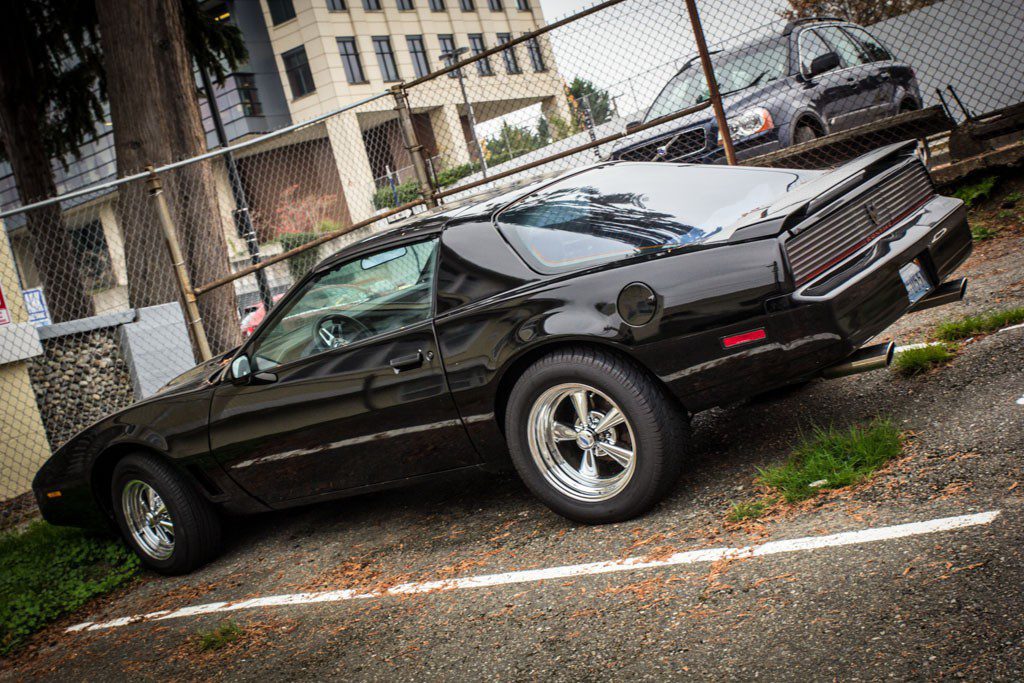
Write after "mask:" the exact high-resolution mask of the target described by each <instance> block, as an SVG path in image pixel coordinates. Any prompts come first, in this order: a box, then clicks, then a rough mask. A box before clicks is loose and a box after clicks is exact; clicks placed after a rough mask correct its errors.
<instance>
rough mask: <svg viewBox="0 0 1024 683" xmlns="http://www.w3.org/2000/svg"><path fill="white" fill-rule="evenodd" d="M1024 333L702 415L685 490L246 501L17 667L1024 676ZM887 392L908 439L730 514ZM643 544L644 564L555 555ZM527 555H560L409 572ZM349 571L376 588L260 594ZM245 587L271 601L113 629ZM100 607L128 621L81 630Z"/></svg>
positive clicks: (393, 674) (587, 554)
mask: <svg viewBox="0 0 1024 683" xmlns="http://www.w3.org/2000/svg"><path fill="white" fill-rule="evenodd" d="M1021 246H1022V239H1021V236H1020V235H1016V234H1014V235H1008V236H1005V237H1001V238H1000V239H999V240H996V241H994V242H992V243H990V244H986V245H983V247H982V248H979V249H978V251H977V252H976V254H975V256H974V257H972V259H971V261H969V262H968V264H967V265H966V267H965V272H966V273H967V274H968V275H969V276H970V277H972V284H971V289H970V290H969V291H970V294H969V297H970V298H969V300H968V302H967V303H966V304H962V305H957V306H954V307H946V308H945V309H939V310H933V311H926V312H923V313H919V314H914V315H911V316H908V317H907V318H905V319H904V320H903V321H901V322H900V324H899V325H897V326H896V328H895V329H893V330H891V331H890V333H887V334H888V335H889V336H893V335H897V336H898V338H899V339H900V341H901V342H911V341H919V340H921V339H923V338H924V337H925V336H926V333H927V331H928V329H929V328H930V325H932V324H933V323H934V322H935V321H936V320H940V319H943V318H945V317H949V316H951V315H959V314H961V313H963V312H966V311H969V310H982V309H986V308H991V307H993V306H1008V305H1020V302H1021V301H1024V265H1022V264H1021V263H1020V259H1019V251H1020V248H1021ZM1022 351H1024V329H1022V328H1018V329H1011V330H1007V331H1002V332H998V333H995V334H991V335H988V336H986V337H984V338H980V339H977V340H974V341H972V342H971V343H969V344H966V345H965V346H964V347H963V349H962V351H961V352H960V353H959V355H958V356H957V358H956V359H955V360H954V361H953V362H952V363H951V364H950V365H948V366H946V367H943V368H940V369H938V370H936V371H933V372H932V373H930V374H928V375H926V376H925V377H923V378H918V379H900V378H898V377H897V376H896V375H895V373H892V372H876V373H869V374H866V375H860V376H857V377H851V378H846V379H842V380H833V381H828V382H825V381H814V382H812V383H810V384H808V385H805V386H803V387H799V388H795V389H791V390H787V391H783V392H777V394H776V395H774V396H771V397H764V398H759V399H756V400H752V401H747V402H744V403H742V404H738V405H735V406H730V407H727V408H722V409H716V410H712V411H708V412H706V413H703V414H700V415H698V416H697V417H696V418H695V420H694V440H695V443H694V448H693V456H692V458H691V461H690V463H689V465H688V466H687V468H686V470H685V474H684V476H683V478H682V479H681V480H680V482H679V483H678V485H677V486H676V487H675V489H674V491H673V493H672V495H671V496H670V497H669V498H668V499H667V500H666V501H665V502H664V503H662V504H661V505H659V506H658V507H657V508H656V509H655V510H654V511H653V512H652V513H650V514H648V515H646V516H644V517H642V518H640V519H636V520H633V521H630V522H626V523H622V524H614V525H608V526H601V527H584V526H578V525H575V524H572V523H570V522H567V521H565V520H563V519H561V518H559V517H557V516H555V515H553V514H552V513H550V512H548V511H547V510H546V509H545V508H543V507H542V506H541V505H540V504H539V503H537V502H536V501H535V500H534V499H533V498H531V496H530V495H529V494H528V492H527V491H526V490H525V488H524V487H523V486H522V484H520V483H519V481H518V480H517V479H516V478H515V477H514V476H511V475H504V476H484V475H479V476H472V477H463V478H460V479H458V480H454V481H449V482H446V483H443V484H435V485H431V486H429V487H428V486H424V487H420V488H413V489H407V490H400V491H393V492H389V493H384V494H378V495H373V496H367V497H362V498H354V499H348V500H344V501H339V502H334V503H329V504H323V505H318V506H313V507H308V508H303V509H298V510H291V511H287V512H281V513H274V514H267V515H263V516H259V517H252V518H246V519H238V520H233V521H232V522H231V524H230V525H229V527H228V531H227V546H228V548H227V552H226V554H225V555H224V556H223V557H222V558H220V559H219V560H217V561H215V562H214V563H213V564H211V565H209V566H208V567H206V568H204V569H203V570H201V571H198V572H196V573H194V574H192V575H189V576H185V577H179V578H164V577H157V576H155V575H146V576H144V577H143V579H142V580H140V581H138V582H136V583H135V584H133V585H132V586H130V587H129V588H127V589H125V590H123V591H122V592H120V593H118V594H116V595H115V596H113V598H107V599H104V600H103V601H101V602H97V603H95V604H94V605H93V606H92V607H91V608H89V609H86V610H84V611H83V612H80V613H79V614H76V615H72V616H71V617H69V618H67V619H65V620H64V621H63V622H61V623H60V624H57V625H56V626H55V627H53V628H51V629H49V630H48V631H46V632H44V633H43V634H40V636H39V637H37V638H36V639H35V640H34V641H33V643H32V646H31V647H30V648H29V649H28V650H27V651H26V652H25V653H24V654H23V656H21V657H20V658H18V659H17V660H15V661H14V662H10V663H9V664H8V665H7V668H6V669H5V670H3V671H2V672H0V679H3V680H21V679H23V678H25V677H27V676H33V677H37V678H41V679H50V680H57V679H61V680H68V679H72V680H77V679H103V680H111V679H127V678H133V679H134V678H143V679H155V678H161V679H168V678H213V679H224V680H253V679H264V680H279V679H307V678H325V677H344V678H345V679H348V680H381V679H410V680H479V679H497V680H525V679H538V678H544V679H550V680H609V679H613V678H614V679H621V678H629V679H635V680H664V679H666V678H670V677H675V678H681V679H687V678H712V679H716V680H721V679H749V678H753V677H754V676H755V675H758V676H760V677H764V678H767V679H778V680H806V679H808V678H812V679H833V678H835V679H842V680H878V679H880V678H886V677H894V678H897V679H950V678H965V679H968V680H971V679H974V680H977V679H985V680H1021V679H1022V678H1024V617H1022V614H1024V593H1022V591H1021V586H1022V585H1024V557H1022V547H1024V497H1022V492H1024V465H1022V453H1024V428H1022V427H1024V406H1022V405H1021V404H1020V402H1019V400H1018V399H1020V398H1022V397H1024V363H1022V362H1021V359H1022V357H1024V354H1022ZM879 415H881V416H887V417H890V418H891V419H893V420H894V421H895V423H896V424H897V425H898V426H899V427H900V429H901V430H903V431H904V434H905V436H906V439H907V447H906V449H905V454H904V455H903V456H902V457H901V458H899V459H898V460H896V461H894V462H892V463H891V464H890V465H888V466H887V467H886V468H885V469H884V470H883V471H882V472H880V473H879V474H878V475H877V476H875V477H874V478H872V479H871V480H870V481H869V482H866V483H864V484H861V485H859V486H856V487H854V488H852V489H849V490H845V491H838V492H832V493H829V494H823V495H821V496H819V498H817V499H815V500H812V501H808V502H806V503H803V504H799V505H794V506H789V507H786V508H784V509H781V510H779V511H777V512H774V513H773V514H771V515H769V516H768V517H767V518H765V519H763V520H760V521H752V522H747V523H744V524H729V523H727V522H726V521H725V515H726V513H727V511H728V509H729V506H730V504H732V503H734V502H738V501H742V500H746V499H749V498H750V496H751V495H753V493H754V489H755V484H754V478H755V476H756V474H757V468H758V467H763V466H766V465H769V464H773V463H777V462H780V461H782V460H783V459H784V458H785V457H786V455H788V453H789V451H790V449H791V448H792V446H793V444H794V443H795V442H796V440H798V439H799V437H800V435H801V434H802V433H805V432H806V431H807V430H808V428H809V427H811V426H812V425H814V424H835V425H837V426H843V425H847V424H852V423H855V422H859V421H863V420H867V419H870V418H872V417H875V416H879ZM970 515H973V516H974V517H971V519H972V520H973V521H974V522H977V523H973V522H972V523H971V524H969V525H961V526H959V527H956V526H955V525H954V526H951V527H950V528H944V527H943V528H938V529H932V530H930V531H928V532H922V533H914V534H907V535H903V536H898V537H894V536H893V535H892V534H885V533H882V534H880V537H879V538H872V539H870V540H866V541H864V542H856V543H849V544H841V545H840V544H831V545H829V544H824V545H823V547H816V548H811V549H801V548H799V547H796V548H792V549H787V550H786V551H784V552H782V551H780V552H774V553H771V554H760V555H758V554H756V553H751V552H747V553H745V554H740V555H739V556H735V553H734V554H731V555H730V554H729V553H725V554H722V553H718V554H715V553H709V554H708V555H707V557H706V558H705V559H701V558H700V557H697V556H692V555H691V556H688V557H691V558H692V559H693V561H686V562H667V561H666V560H668V559H670V558H673V557H679V554H680V553H689V552H691V551H699V550H702V549H721V548H743V547H763V545H764V544H772V543H779V542H787V541H792V540H794V539H808V538H810V539H814V538H819V537H822V536H825V535H831V534H844V533H847V532H866V533H869V534H870V533H873V532H871V530H878V529H882V528H888V527H894V526H897V525H907V524H922V523H928V522H932V521H934V520H945V519H947V518H959V517H963V516H970ZM940 526H941V525H940ZM914 528H918V527H914ZM874 533H876V535H878V534H877V532H874ZM844 538H848V537H844ZM797 545H799V544H797ZM771 547H775V548H778V547H779V546H771ZM787 547H788V546H787ZM627 558H635V559H634V560H631V561H633V562H636V563H639V564H641V565H642V566H630V567H618V565H617V568H616V569H615V571H606V572H583V573H578V574H572V573H570V574H567V573H566V572H564V571H551V570H557V569H559V568H565V567H567V566H571V565H579V564H588V563H595V562H610V563H615V562H617V561H621V560H624V559H627ZM644 563H646V564H644ZM648 565H649V566H648ZM524 570H537V572H543V570H548V573H547V574H544V573H540V574H533V575H531V576H532V577H539V578H531V580H524V581H514V582H512V581H509V582H504V583H502V582H492V583H493V584H494V585H482V586H471V585H468V584H467V585H462V584H461V583H456V584H431V585H430V586H428V587H426V588H425V589H424V590H422V591H404V592H400V594H394V593H395V591H393V590H391V589H393V588H394V587H395V586H398V585H402V584H409V583H410V582H438V581H445V580H451V579H465V578H467V577H480V576H490V575H495V574H502V573H507V572H522V571H524ZM464 583H465V582H464ZM416 585H420V584H416ZM325 591H332V592H335V593H332V595H335V596H338V595H339V593H336V592H337V591H350V592H349V593H344V595H350V596H361V597H358V599H347V598H346V599H334V600H331V601H312V600H306V601H304V602H303V601H298V600H293V601H291V602H292V603H299V604H277V603H286V602H289V601H288V600H278V601H277V602H276V603H275V601H274V600H262V599H264V598H268V597H269V596H281V595H293V594H308V593H320V592H325ZM389 591H390V592H389ZM241 600H253V601H254V602H252V603H249V605H250V606H248V607H247V608H245V609H236V610H231V611H213V612H209V613H196V614H188V613H186V614H178V615H175V616H174V618H168V619H147V620H142V621H138V622H134V623H124V624H123V625H119V626H116V625H115V626H114V627H109V626H111V624H109V622H111V621H112V620H118V619H124V618H126V617H131V616H133V615H140V614H150V613H153V612H157V611H163V610H168V611H172V610H179V609H180V608H187V607H190V606H195V605H204V604H210V603H219V602H225V603H228V604H233V603H235V602H237V601H241ZM201 611H202V610H200V612H201ZM225 620H231V621H232V622H234V623H236V624H238V625H239V626H240V627H241V628H242V635H241V636H240V637H239V638H238V640H236V641H234V642H232V643H230V644H228V645H227V646H226V647H224V648H222V649H220V650H216V651H213V652H206V653H201V652H199V650H198V648H197V646H196V639H197V634H199V633H200V632H202V631H206V630H209V629H211V628H213V627H216V626H217V625H218V624H220V623H222V622H223V621H225ZM125 621H128V620H125ZM79 623H92V624H101V625H105V626H107V627H104V628H96V629H93V630H90V629H89V627H88V626H85V627H83V628H82V629H81V630H76V631H73V632H67V631H66V629H67V628H68V627H70V626H74V625H76V624H79Z"/></svg>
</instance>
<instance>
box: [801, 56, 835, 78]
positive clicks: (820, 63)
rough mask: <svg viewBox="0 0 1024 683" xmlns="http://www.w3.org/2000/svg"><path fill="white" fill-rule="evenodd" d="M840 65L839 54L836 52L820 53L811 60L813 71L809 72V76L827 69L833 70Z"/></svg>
mask: <svg viewBox="0 0 1024 683" xmlns="http://www.w3.org/2000/svg"><path fill="white" fill-rule="evenodd" d="M838 66H839V55H837V54H836V53H835V52H826V53H825V54H823V55H818V56H817V57H815V58H814V59H812V60H811V73H809V74H807V75H808V76H809V77H814V76H817V75H818V74H823V73H825V72H826V71H831V70H832V69H835V68H836V67H838Z"/></svg>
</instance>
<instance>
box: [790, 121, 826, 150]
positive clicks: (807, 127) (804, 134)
mask: <svg viewBox="0 0 1024 683" xmlns="http://www.w3.org/2000/svg"><path fill="white" fill-rule="evenodd" d="M819 137H820V136H819V135H818V131H817V130H816V129H815V128H814V126H812V125H811V124H809V123H799V124H797V127H796V130H794V131H793V144H794V145H800V144H803V143H805V142H810V141H811V140H816V139H818V138H819Z"/></svg>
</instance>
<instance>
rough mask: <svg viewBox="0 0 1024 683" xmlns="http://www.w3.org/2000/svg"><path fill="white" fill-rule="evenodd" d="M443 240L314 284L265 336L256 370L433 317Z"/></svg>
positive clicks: (396, 251)
mask: <svg viewBox="0 0 1024 683" xmlns="http://www.w3.org/2000/svg"><path fill="white" fill-rule="evenodd" d="M436 253H437V239H436V238H435V239H431V240H427V241H424V242H417V243H415V244H407V245H403V246H400V247H391V248H389V249H385V250H383V251H378V252H373V253H370V254H364V255H362V256H359V257H358V258H355V259H352V260H350V261H345V262H343V263H341V264H340V265H337V266H335V267H333V268H331V269H330V270H326V271H324V272H322V273H319V274H317V275H316V276H314V277H312V278H311V279H310V280H308V281H307V282H306V283H305V284H304V285H303V286H302V288H301V290H300V291H298V292H296V293H295V294H294V295H293V296H291V297H289V299H288V300H287V301H285V302H283V304H282V306H281V308H280V310H279V311H278V312H277V313H276V315H275V317H274V320H273V321H272V322H271V324H270V325H269V326H267V328H266V329H265V330H263V331H262V332H261V333H260V337H259V339H257V340H256V342H255V344H254V346H253V351H252V357H253V361H254V365H255V369H256V371H264V370H270V369H272V368H274V367H277V366H278V365H283V364H285V363H291V362H293V361H297V360H301V359H302V358H306V357H309V356H312V355H315V354H317V353H322V352H324V351H329V350H331V349H338V348H342V347H344V346H347V345H348V344H351V343H353V342H357V341H361V340H363V339H369V338H372V337H375V336H378V335H381V334H385V333H387V332H391V331H394V330H397V329H401V328H403V327H407V326H409V325H412V324H414V323H418V322H422V321H424V320H427V319H428V318H430V316H431V314H432V311H433V298H434V294H433V288H434V265H435V262H436Z"/></svg>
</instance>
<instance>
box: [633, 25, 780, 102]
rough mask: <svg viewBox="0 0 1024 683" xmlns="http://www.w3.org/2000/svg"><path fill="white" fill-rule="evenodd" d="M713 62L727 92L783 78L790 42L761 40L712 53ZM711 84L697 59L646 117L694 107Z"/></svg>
mask: <svg viewBox="0 0 1024 683" xmlns="http://www.w3.org/2000/svg"><path fill="white" fill-rule="evenodd" d="M711 64H712V66H713V67H714V69H715V77H716V78H717V79H718V88H719V90H721V91H722V92H723V93H728V92H733V91H735V90H742V89H744V88H749V87H751V86H753V85H757V84H758V83H767V82H768V81H772V80H775V79H776V78H783V77H784V76H786V74H787V73H788V72H789V46H788V44H787V43H786V42H785V41H774V42H770V43H758V44H756V45H751V46H749V47H746V48H743V49H742V50H735V51H732V52H719V53H717V54H713V55H711ZM708 97H709V93H708V84H707V81H706V80H704V71H703V70H702V69H701V68H700V62H699V61H698V60H696V59H694V60H692V61H691V62H689V63H688V64H687V65H686V66H684V67H683V68H682V69H681V70H680V71H679V73H677V74H676V75H675V76H673V77H672V80H671V81H669V82H668V84H667V85H666V86H665V87H664V88H663V89H662V91H661V92H660V93H658V96H657V97H656V98H655V99H654V104H652V105H651V108H650V109H648V110H647V116H645V117H644V121H650V120H652V119H656V118H658V117H659V116H665V115H666V114H671V113H673V112H677V111H679V110H680V109H685V108H687V107H692V106H693V105H695V104H700V103H701V102H703V101H704V100H706V99H708Z"/></svg>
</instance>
